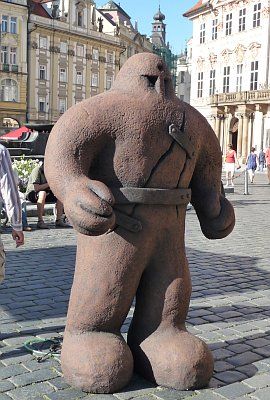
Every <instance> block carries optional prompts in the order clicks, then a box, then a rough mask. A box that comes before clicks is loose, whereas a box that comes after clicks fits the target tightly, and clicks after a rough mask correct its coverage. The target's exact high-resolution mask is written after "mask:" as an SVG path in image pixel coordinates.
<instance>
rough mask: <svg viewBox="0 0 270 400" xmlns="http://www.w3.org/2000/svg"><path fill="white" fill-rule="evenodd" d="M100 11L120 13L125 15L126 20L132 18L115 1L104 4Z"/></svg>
mask: <svg viewBox="0 0 270 400" xmlns="http://www.w3.org/2000/svg"><path fill="white" fill-rule="evenodd" d="M100 10H103V11H106V10H108V11H109V10H110V11H118V12H120V13H121V14H123V15H124V16H125V17H126V18H128V19H130V18H131V17H130V16H129V15H128V14H127V13H126V12H125V10H123V8H122V7H120V5H118V4H116V3H115V2H114V1H112V0H110V1H108V2H107V3H106V4H104V6H102V7H100Z"/></svg>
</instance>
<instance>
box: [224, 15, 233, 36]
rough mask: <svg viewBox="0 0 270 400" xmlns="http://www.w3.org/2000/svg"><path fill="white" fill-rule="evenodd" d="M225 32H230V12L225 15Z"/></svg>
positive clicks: (229, 33) (228, 33)
mask: <svg viewBox="0 0 270 400" xmlns="http://www.w3.org/2000/svg"><path fill="white" fill-rule="evenodd" d="M225 34H226V36H228V35H231V34H232V13H230V14H227V15H226V25H225Z"/></svg>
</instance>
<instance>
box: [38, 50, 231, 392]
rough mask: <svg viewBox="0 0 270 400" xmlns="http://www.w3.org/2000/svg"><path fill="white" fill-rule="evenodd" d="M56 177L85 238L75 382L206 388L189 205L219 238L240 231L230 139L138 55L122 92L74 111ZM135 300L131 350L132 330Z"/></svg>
mask: <svg viewBox="0 0 270 400" xmlns="http://www.w3.org/2000/svg"><path fill="white" fill-rule="evenodd" d="M45 172H46V176H47V179H48V182H49V184H50V187H51V189H52V190H53V192H54V193H55V194H56V196H57V197H58V198H59V199H60V200H61V201H62V202H63V203H64V207H65V212H66V214H67V215H68V218H69V220H70V221H71V223H72V224H73V226H74V228H75V229H76V230H77V231H78V232H79V234H78V249H77V260H76V270H75V276H74V282H73V286H72V291H71V298H70V303H69V309H68V318H67V325H66V330H65V335H64V342H63V349H62V369H63V373H64V376H65V378H66V380H67V381H68V382H69V383H70V384H71V385H73V386H76V387H80V388H82V389H83V390H85V391H89V392H92V393H111V392H115V391H119V390H120V389H121V388H123V387H124V386H125V385H126V384H127V383H128V382H129V380H130V378H131V376H132V373H133V366H134V368H135V370H136V371H137V372H138V373H139V374H141V375H143V376H144V377H145V378H146V379H149V380H150V381H152V382H156V383H157V384H158V385H163V386H167V387H171V388H175V389H182V390H185V389H194V388H196V389H198V388H201V387H204V386H206V385H207V384H208V382H209V380H210V378H211V376H212V371H213V358H212V355H211V352H210V350H209V349H208V348H207V346H206V344H205V343H204V342H203V341H201V340H200V339H199V338H197V337H195V336H193V335H192V334H190V333H189V332H188V331H187V330H186V328H185V319H186V315H187V312H188V307H189V300H190V293H191V283H190V275H189V269H188V263H187V259H186V255H185V246H184V229H185V213H186V205H187V203H188V202H189V201H191V203H192V204H193V206H194V208H195V210H196V213H197V215H198V218H199V221H200V225H201V229H202V232H203V233H204V235H205V236H206V237H208V238H209V239H219V238H223V237H225V236H227V235H228V234H229V233H230V232H231V231H232V229H233V227H234V211H233V208H232V206H231V204H230V203H229V202H228V200H226V199H225V198H224V197H223V195H222V194H221V182H220V176H221V151H220V147H219V143H218V140H217V138H216V136H215V134H214V132H213V131H212V129H211V127H210V126H209V124H208V123H207V121H206V120H205V118H203V117H202V116H201V115H200V114H199V113H198V112H197V111H196V110H195V109H193V108H192V107H191V106H189V105H188V104H185V103H183V102H182V101H180V100H179V99H178V98H177V97H176V96H175V94H174V90H173V86H172V82H171V77H170V74H169V72H168V70H167V68H166V65H165V64H164V62H163V61H162V59H161V58H159V57H157V56H156V55H153V54H145V53H144V54H137V55H135V56H133V57H131V58H130V59H129V60H128V61H127V62H126V63H125V65H124V66H123V67H122V69H121V71H120V72H119V74H118V76H117V79H116V80H115V83H114V85H113V87H112V89H111V90H110V91H108V92H106V93H103V94H100V95H98V96H96V97H94V98H90V99H87V100H85V101H83V102H81V103H80V104H77V105H75V106H74V107H71V108H70V109H69V110H68V111H67V112H66V113H65V114H64V115H63V116H62V117H61V118H60V120H59V121H58V122H57V124H56V125H55V127H54V129H53V131H52V133H51V135H50V138H49V142H48V146H47V150H46V159H45ZM202 284H203V281H202ZM135 295H136V309H135V313H134V317H133V321H132V324H131V326H130V329H129V333H128V343H126V342H125V341H124V340H123V338H122V336H121V334H120V328H121V325H122V324H123V321H124V320H125V318H126V315H127V313H128V311H129V308H130V305H131V303H132V300H133V298H134V296H135Z"/></svg>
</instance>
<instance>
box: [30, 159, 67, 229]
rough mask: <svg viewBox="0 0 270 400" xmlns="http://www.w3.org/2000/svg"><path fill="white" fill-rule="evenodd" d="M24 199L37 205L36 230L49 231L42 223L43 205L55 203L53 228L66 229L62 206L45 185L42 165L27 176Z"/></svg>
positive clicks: (45, 180)
mask: <svg viewBox="0 0 270 400" xmlns="http://www.w3.org/2000/svg"><path fill="white" fill-rule="evenodd" d="M26 199H27V200H29V201H31V203H34V204H37V214H38V222H37V229H49V226H48V225H47V224H46V223H45V222H44V219H43V214H44V208H45V203H56V219H55V226H56V227H57V228H58V227H62V228H66V227H68V224H66V223H65V222H64V220H63V218H62V217H63V204H62V203H61V201H60V200H58V199H57V198H56V197H55V195H54V194H53V192H52V191H51V190H50V187H49V185H48V183H47V179H46V177H45V174H44V163H43V162H42V164H41V165H40V166H37V167H35V168H34V169H33V171H32V172H31V174H30V176H29V180H28V185H27V188H26Z"/></svg>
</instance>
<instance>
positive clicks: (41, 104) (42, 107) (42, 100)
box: [38, 97, 45, 112]
mask: <svg viewBox="0 0 270 400" xmlns="http://www.w3.org/2000/svg"><path fill="white" fill-rule="evenodd" d="M38 111H39V112H45V98H44V97H40V98H39V99H38Z"/></svg>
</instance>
